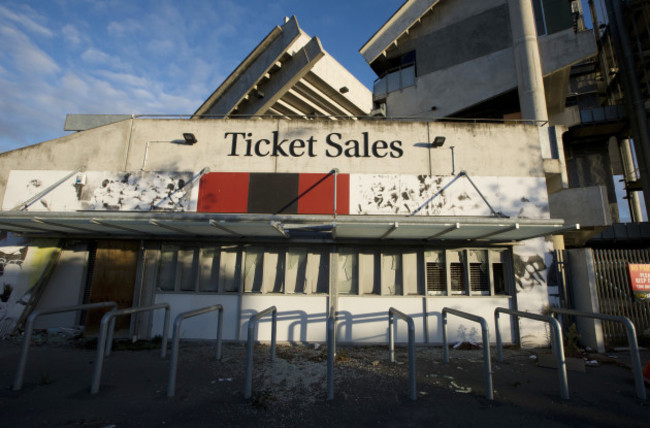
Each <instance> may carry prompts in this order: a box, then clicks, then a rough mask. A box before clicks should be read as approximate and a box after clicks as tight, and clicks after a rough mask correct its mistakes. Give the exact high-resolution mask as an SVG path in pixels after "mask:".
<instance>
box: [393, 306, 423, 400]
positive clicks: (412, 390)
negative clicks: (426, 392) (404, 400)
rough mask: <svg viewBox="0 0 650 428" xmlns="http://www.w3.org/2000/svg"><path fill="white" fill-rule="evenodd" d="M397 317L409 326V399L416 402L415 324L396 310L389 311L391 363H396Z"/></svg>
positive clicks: (411, 319)
mask: <svg viewBox="0 0 650 428" xmlns="http://www.w3.org/2000/svg"><path fill="white" fill-rule="evenodd" d="M395 317H398V318H401V319H403V320H404V321H406V324H407V325H408V339H409V344H408V352H409V399H410V400H411V401H415V399H416V393H415V323H414V322H413V318H411V317H410V316H408V315H406V314H405V313H403V312H400V311H399V310H397V309H395V308H392V307H391V308H390V309H388V353H389V354H390V362H391V363H394V362H395V338H394V333H393V326H394V324H395Z"/></svg>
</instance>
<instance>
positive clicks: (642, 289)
mask: <svg viewBox="0 0 650 428" xmlns="http://www.w3.org/2000/svg"><path fill="white" fill-rule="evenodd" d="M628 270H629V272H630V285H631V286H632V292H633V293H634V296H635V297H636V298H638V299H640V300H647V299H650V264H643V265H642V264H632V263H630V264H629V265H628Z"/></svg>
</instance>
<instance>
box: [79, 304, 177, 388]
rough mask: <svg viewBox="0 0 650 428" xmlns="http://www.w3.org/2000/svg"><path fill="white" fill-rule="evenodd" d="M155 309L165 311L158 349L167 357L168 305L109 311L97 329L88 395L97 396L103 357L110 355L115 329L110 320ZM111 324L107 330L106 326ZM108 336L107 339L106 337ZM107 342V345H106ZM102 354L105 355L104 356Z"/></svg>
mask: <svg viewBox="0 0 650 428" xmlns="http://www.w3.org/2000/svg"><path fill="white" fill-rule="evenodd" d="M157 309H164V310H165V321H164V327H163V335H162V345H161V347H160V357H161V358H165V356H166V355H167V336H168V334H169V316H170V315H169V311H170V309H169V303H158V304H156V305H151V306H144V307H141V308H126V309H120V310H119V311H111V312H109V313H107V314H105V315H104V316H103V317H102V321H101V323H100V327H99V340H98V343H97V356H96V357H95V368H94V371H93V379H92V383H91V385H90V393H91V394H97V392H98V391H99V383H100V379H101V377H102V368H103V365H104V356H106V357H108V356H109V355H110V353H111V348H112V346H113V343H112V342H113V330H114V329H115V323H114V322H112V320H113V319H114V318H115V317H119V316H122V315H130V314H134V313H138V312H149V311H155V310H157ZM109 323H110V324H111V328H110V330H109V328H108V325H109ZM107 336H108V337H107ZM107 342H108V344H107ZM104 353H105V354H106V355H104Z"/></svg>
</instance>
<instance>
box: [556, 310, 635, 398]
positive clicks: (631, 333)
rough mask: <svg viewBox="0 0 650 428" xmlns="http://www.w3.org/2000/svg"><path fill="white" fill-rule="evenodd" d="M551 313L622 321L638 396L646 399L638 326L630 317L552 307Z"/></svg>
mask: <svg viewBox="0 0 650 428" xmlns="http://www.w3.org/2000/svg"><path fill="white" fill-rule="evenodd" d="M550 310H551V315H555V314H556V313H558V314H565V315H573V316H575V317H584V318H596V319H601V320H605V321H614V322H620V323H622V324H623V326H624V327H625V332H626V333H627V342H628V344H629V345H630V355H631V357H632V370H633V373H634V383H635V385H636V396H637V397H638V398H640V399H642V400H645V399H646V391H645V385H644V383H643V370H642V369H641V357H640V356H639V343H638V341H637V338H636V328H635V327H634V324H633V323H632V321H630V319H629V318H627V317H624V316H619V315H609V314H597V313H593V312H582V311H577V310H575V309H564V308H550Z"/></svg>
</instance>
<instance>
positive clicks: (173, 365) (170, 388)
mask: <svg viewBox="0 0 650 428" xmlns="http://www.w3.org/2000/svg"><path fill="white" fill-rule="evenodd" d="M214 311H217V345H216V347H217V352H216V354H217V355H216V359H217V360H220V359H221V331H222V330H223V306H221V305H212V306H207V307H205V308H200V309H195V310H193V311H187V312H183V313H180V314H178V315H177V316H176V319H175V320H174V328H173V330H174V332H173V338H172V350H171V362H170V364H169V382H168V384H167V396H168V397H173V396H174V391H175V389H176V369H177V367H178V347H179V343H180V339H181V323H182V322H183V320H185V319H187V318H191V317H196V316H199V315H203V314H206V313H209V312H214Z"/></svg>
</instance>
